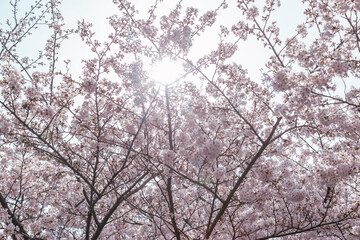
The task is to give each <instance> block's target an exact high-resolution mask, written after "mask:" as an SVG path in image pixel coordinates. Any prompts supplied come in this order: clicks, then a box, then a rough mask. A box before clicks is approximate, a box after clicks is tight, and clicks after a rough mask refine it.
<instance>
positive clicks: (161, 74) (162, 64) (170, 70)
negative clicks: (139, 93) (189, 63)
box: [150, 58, 184, 85]
mask: <svg viewBox="0 0 360 240" xmlns="http://www.w3.org/2000/svg"><path fill="white" fill-rule="evenodd" d="M183 71H184V70H183V66H182V64H181V62H177V61H173V60H171V59H168V58H165V59H162V60H161V61H158V62H155V63H153V64H152V66H151V71H150V77H151V78H152V79H153V80H154V81H156V82H160V83H161V84H165V85H169V84H171V83H173V82H174V81H176V80H178V79H179V78H180V77H181V75H182V73H183Z"/></svg>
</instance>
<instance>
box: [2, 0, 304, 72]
mask: <svg viewBox="0 0 360 240" xmlns="http://www.w3.org/2000/svg"><path fill="white" fill-rule="evenodd" d="M33 2H34V0H26V1H24V0H23V1H20V3H19V7H20V11H25V9H28V5H27V4H31V3H33ZM100 2H101V3H100ZM131 2H133V3H134V4H135V5H136V6H138V9H139V11H140V14H143V13H146V10H147V7H148V6H149V5H150V4H151V3H153V2H154V1H150V0H146V1H145V0H133V1H131ZM176 2H177V1H175V0H167V1H164V2H163V3H161V5H162V6H163V7H161V8H160V9H159V12H160V13H166V12H167V11H168V10H169V9H171V7H172V6H174V4H175V3H176ZM183 2H184V3H185V5H193V6H195V7H198V8H199V9H200V13H202V12H206V11H207V10H211V9H215V8H217V6H219V4H220V3H221V2H222V1H221V0H197V1H191V0H184V1H183ZM227 2H228V5H229V7H228V9H226V10H223V11H220V14H219V16H218V20H219V21H218V24H217V25H216V26H215V27H214V28H213V29H211V30H209V31H207V32H205V33H204V34H203V36H202V37H200V38H198V39H197V40H196V41H195V42H194V44H193V48H192V52H191V53H192V55H193V56H198V55H199V56H200V55H203V54H205V53H208V52H209V51H211V50H212V49H215V48H216V46H217V42H218V26H219V25H225V26H230V24H231V23H235V20H236V19H238V18H239V19H240V17H239V16H240V15H241V12H240V10H239V9H238V8H237V7H236V4H237V3H236V2H237V1H235V0H230V1H227ZM257 2H263V0H257ZM145 3H146V4H145ZM189 3H190V4H189ZM61 8H62V14H63V16H64V18H65V22H66V24H67V26H69V27H76V22H77V21H78V20H82V19H84V20H85V21H88V22H92V23H93V25H94V30H95V32H96V34H97V35H96V36H97V38H99V39H100V40H105V39H106V38H107V36H108V33H109V31H110V30H111V29H110V28H109V25H108V24H107V20H106V17H107V16H110V15H113V14H117V13H118V10H117V7H116V6H115V5H114V4H113V3H112V1H111V0H102V1H98V0H64V1H63V5H62V7H61ZM303 9H304V7H303V5H302V3H301V0H291V1H289V0H287V1H283V3H282V6H281V7H280V9H277V10H276V11H275V12H274V13H273V20H276V21H277V22H278V25H279V27H280V29H281V31H280V34H281V37H282V40H283V41H285V40H286V38H289V37H291V36H292V35H294V34H295V28H296V26H297V25H298V24H300V23H301V22H302V21H304V15H303ZM11 16H12V13H11V6H10V5H9V4H8V1H7V0H0V23H4V22H5V19H6V17H11ZM3 26H4V25H3ZM47 33H49V32H48V31H47V29H46V27H45V26H44V27H43V28H40V29H38V30H36V32H34V34H33V35H32V36H30V37H29V38H28V39H27V40H25V41H24V42H23V43H21V44H20V47H19V50H20V52H21V53H23V54H24V55H29V56H35V55H36V54H37V52H38V50H40V49H41V48H43V46H44V44H45V40H46V38H44V37H46V36H47ZM271 54H272V53H271V51H270V50H268V49H264V48H263V45H262V44H261V43H259V42H257V41H255V38H249V39H248V40H247V41H246V42H242V41H240V44H239V50H238V52H237V54H236V55H235V56H234V61H236V62H237V63H241V64H243V66H244V68H245V69H248V70H249V74H250V75H251V76H252V77H254V78H260V71H259V69H260V68H264V63H265V61H266V60H267V59H268V57H269V56H270V55H271ZM88 56H89V50H88V49H87V47H85V46H84V44H83V43H81V41H80V40H79V38H72V39H71V40H70V41H65V42H64V43H63V45H62V51H61V53H60V58H61V59H71V60H72V63H73V64H79V63H80V62H81V59H83V58H87V57H88ZM74 69H79V67H76V68H74ZM77 74H80V72H77Z"/></svg>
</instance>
